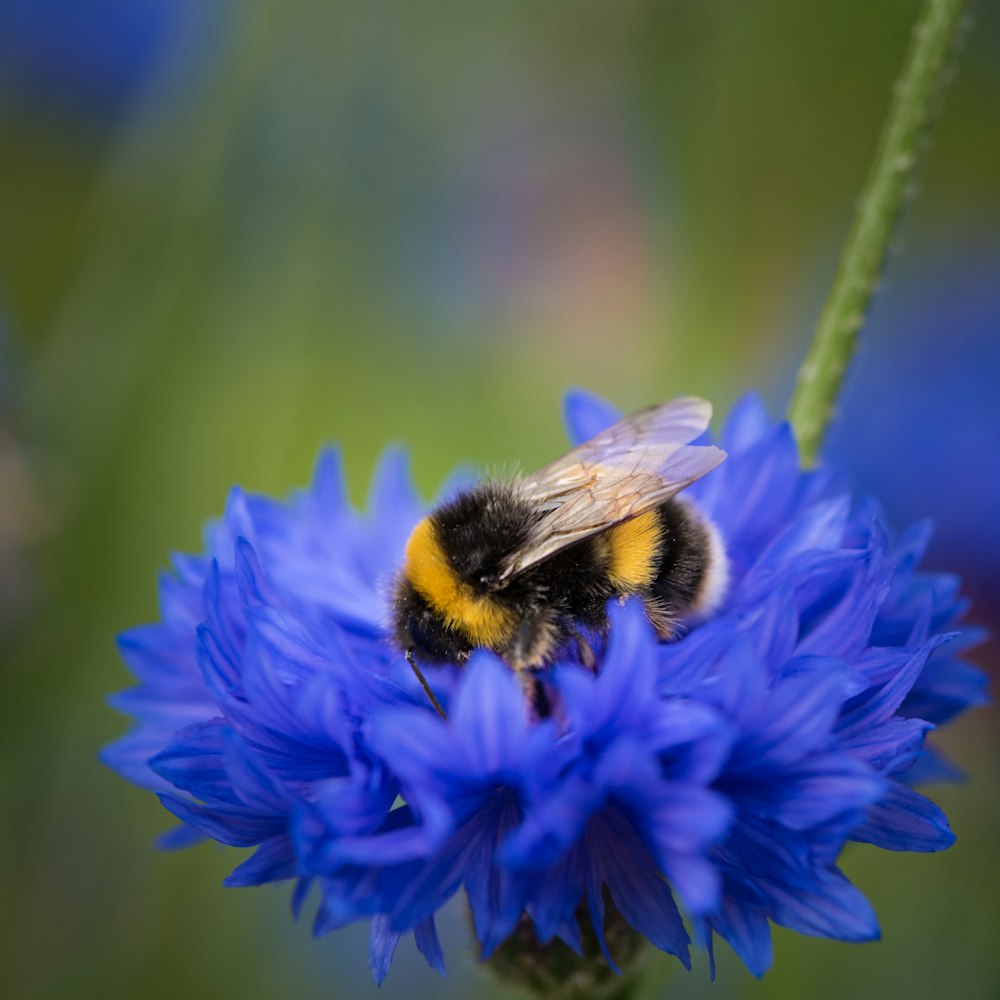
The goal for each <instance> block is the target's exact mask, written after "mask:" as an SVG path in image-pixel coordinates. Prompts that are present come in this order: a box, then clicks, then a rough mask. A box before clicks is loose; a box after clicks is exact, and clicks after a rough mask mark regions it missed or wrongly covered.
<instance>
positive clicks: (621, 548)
mask: <svg viewBox="0 0 1000 1000" xmlns="http://www.w3.org/2000/svg"><path fill="white" fill-rule="evenodd" d="M606 537H607V540H608V549H609V553H610V559H609V562H608V579H609V580H610V582H611V584H612V585H613V586H615V587H616V588H618V590H620V591H626V592H628V591H634V590H642V589H644V588H645V587H648V586H649V585H650V584H651V583H652V582H653V581H654V580H655V579H656V574H657V571H658V570H659V566H660V560H659V555H660V543H661V541H662V538H663V529H662V525H661V522H660V517H659V514H658V513H657V512H656V511H655V510H651V511H647V512H646V513H645V514H640V515H639V516H638V517H633V518H632V520H631V521H626V522H625V523H624V524H619V525H617V526H615V527H614V528H610V529H609V530H608V532H607V536H606Z"/></svg>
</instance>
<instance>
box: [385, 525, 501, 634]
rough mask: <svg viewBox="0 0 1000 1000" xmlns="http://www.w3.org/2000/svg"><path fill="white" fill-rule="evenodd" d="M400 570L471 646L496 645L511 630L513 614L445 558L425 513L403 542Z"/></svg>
mask: <svg viewBox="0 0 1000 1000" xmlns="http://www.w3.org/2000/svg"><path fill="white" fill-rule="evenodd" d="M403 573H404V574H405V576H406V578H407V579H408V580H409V581H410V583H412V584H413V586H414V588H415V589H416V591H417V593H419V594H420V596H421V597H423V599H424V600H425V601H427V603H428V604H429V605H430V606H431V607H432V608H433V609H434V610H435V611H436V612H437V613H438V614H439V615H440V616H441V617H442V618H443V619H444V620H445V622H446V623H447V625H448V627H449V628H452V629H455V630H456V631H458V632H461V633H463V634H464V635H465V636H466V638H467V639H468V640H469V642H470V643H471V644H472V645H473V646H489V647H490V648H492V649H499V648H500V647H501V646H503V645H505V644H506V643H507V642H508V641H509V639H510V637H511V636H512V635H513V633H514V624H515V622H514V615H513V613H512V612H511V611H510V610H508V609H507V608H505V607H504V606H503V605H502V604H499V603H498V602H497V601H495V600H494V599H493V598H491V597H489V596H488V595H486V594H477V593H476V592H475V591H474V590H473V589H472V588H471V587H470V586H469V585H468V584H467V583H465V582H464V581H463V580H462V579H461V577H459V575H458V573H456V572H455V569H454V567H453V566H452V565H451V563H450V562H449V561H448V557H447V556H446V555H445V553H444V550H443V549H442V548H441V543H440V542H439V541H438V539H437V534H436V532H435V530H434V525H433V524H432V523H431V520H430V518H427V517H425V518H424V519H423V520H422V521H421V522H420V523H419V524H418V525H417V526H416V527H415V528H414V529H413V534H412V535H410V540H409V541H408V542H407V543H406V556H405V562H404V565H403Z"/></svg>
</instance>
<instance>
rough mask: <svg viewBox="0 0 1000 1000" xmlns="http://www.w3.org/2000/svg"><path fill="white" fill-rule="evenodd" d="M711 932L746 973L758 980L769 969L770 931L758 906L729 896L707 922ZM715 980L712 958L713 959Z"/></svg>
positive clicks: (735, 896) (772, 953)
mask: <svg viewBox="0 0 1000 1000" xmlns="http://www.w3.org/2000/svg"><path fill="white" fill-rule="evenodd" d="M709 924H710V925H711V927H712V929H713V930H714V931H715V932H716V933H717V934H719V935H720V936H721V937H723V938H725V940H726V941H727V942H728V943H729V946H730V947H731V948H732V949H733V951H734V952H736V955H737V957H738V958H739V959H740V961H741V962H742V963H743V964H744V965H745V966H746V967H747V970H748V971H749V972H750V973H751V974H752V975H754V976H757V978H758V979H759V978H760V977H761V976H763V975H764V973H765V972H767V970H768V969H770V968H771V964H772V963H773V961H774V949H773V947H772V945H771V928H770V926H769V924H768V922H767V917H766V916H765V915H764V913H763V911H762V910H761V907H760V905H759V903H757V902H756V901H747V900H744V899H742V898H740V897H739V896H738V895H735V894H732V893H729V894H727V895H726V897H725V898H724V899H723V901H722V904H721V905H720V907H719V909H718V910H717V911H716V912H715V913H713V914H712V916H711V918H710V919H709ZM712 964H713V974H712V976H713V978H714V957H713V962H712Z"/></svg>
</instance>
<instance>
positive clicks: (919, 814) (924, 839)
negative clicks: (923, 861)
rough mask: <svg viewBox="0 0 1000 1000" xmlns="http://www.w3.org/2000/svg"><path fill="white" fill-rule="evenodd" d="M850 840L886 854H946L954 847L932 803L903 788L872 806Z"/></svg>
mask: <svg viewBox="0 0 1000 1000" xmlns="http://www.w3.org/2000/svg"><path fill="white" fill-rule="evenodd" d="M851 839H852V840H860V841H861V842H862V843H865V844H874V845H875V846H876V847H881V848H884V849H885V850H887V851H922V852H928V851H943V850H946V849H947V848H949V847H951V845H952V844H953V843H955V835H954V834H953V833H952V832H951V827H950V826H949V825H948V820H947V818H946V817H945V814H944V813H943V812H942V811H941V810H940V809H939V808H938V807H937V806H936V805H934V803H933V802H931V800H930V799H927V798H924V796H923V795H920V794H918V793H917V792H914V791H912V790H911V789H909V788H905V787H903V786H902V785H893V786H892V787H891V788H890V790H889V792H888V793H887V794H886V795H885V796H884V797H883V798H882V799H880V800H879V801H878V802H876V803H875V804H874V805H871V806H869V808H868V813H867V816H866V819H865V822H864V823H863V824H862V825H861V826H859V827H858V828H857V829H856V830H855V831H854V832H853V833H852V835H851Z"/></svg>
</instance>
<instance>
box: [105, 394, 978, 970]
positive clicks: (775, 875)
mask: <svg viewBox="0 0 1000 1000" xmlns="http://www.w3.org/2000/svg"><path fill="white" fill-rule="evenodd" d="M567 415H568V422H569V425H570V428H571V433H572V434H573V436H574V437H575V438H576V439H580V438H585V437H588V436H590V435H591V434H592V433H594V432H596V431H597V430H599V429H601V427H603V426H605V425H606V424H608V423H610V422H611V421H613V420H614V419H615V414H614V411H613V410H611V409H610V408H609V407H607V406H606V404H604V403H602V402H600V401H598V400H595V399H593V398H591V397H589V396H586V395H584V394H580V393H576V394H571V395H570V397H569V398H568V401H567ZM721 443H722V445H723V446H724V447H725V448H726V450H727V451H728V452H729V458H728V460H727V461H726V462H725V463H723V465H722V466H721V467H720V468H719V469H717V470H716V471H715V472H714V473H713V474H711V475H710V476H708V477H706V478H705V479H703V480H701V481H700V482H698V483H696V484H695V486H694V487H692V488H691V490H690V491H689V494H690V496H691V499H692V500H693V501H694V502H696V503H698V504H699V505H700V507H701V508H702V510H703V511H704V512H705V514H706V515H707V516H709V517H710V518H711V519H713V520H714V521H715V523H716V524H717V525H718V527H719V529H720V532H721V534H722V536H723V538H724V539H725V542H726V546H727V551H728V553H729V558H730V563H731V583H730V588H729V593H728V596H727V598H726V601H725V603H724V605H723V606H722V608H721V609H720V610H719V611H718V612H717V613H716V614H714V615H713V617H712V618H711V619H710V620H708V621H705V622H702V623H693V624H692V627H691V628H690V630H689V631H688V632H687V634H685V635H684V636H683V637H682V638H681V639H680V640H679V641H677V642H673V643H670V644H662V643H659V642H657V641H656V638H655V635H654V633H653V631H652V629H651V627H650V626H649V624H648V623H647V622H646V619H645V617H644V615H643V613H642V610H641V608H639V607H636V606H633V605H626V606H624V607H621V608H614V609H612V612H613V613H612V627H611V630H610V635H609V638H608V641H607V644H606V648H605V649H604V650H603V651H602V652H601V655H600V669H599V671H598V673H597V675H596V676H594V675H592V674H591V673H590V672H589V671H587V670H585V669H584V668H582V667H580V666H579V665H578V664H576V663H574V662H570V661H559V662H557V663H555V664H554V665H553V666H552V667H551V668H550V669H549V670H548V671H547V672H546V674H545V682H546V684H547V685H548V688H549V689H550V692H551V698H550V700H551V702H552V705H553V712H552V715H551V717H549V718H547V719H545V720H538V719H535V718H534V717H533V716H532V714H531V713H530V712H529V711H528V710H527V708H526V705H525V700H524V695H523V692H522V689H521V685H520V683H519V681H518V679H517V678H516V677H515V676H514V675H513V674H512V673H511V672H510V671H509V670H508V669H507V668H506V667H505V666H504V665H503V664H501V663H500V662H499V661H498V660H497V659H496V658H495V657H493V656H492V655H490V654H487V653H481V654H478V655H476V656H475V657H473V659H472V660H471V661H470V663H469V665H468V667H467V668H465V669H459V668H457V667H442V668H439V669H436V670H433V671H431V682H432V683H433V685H434V687H435V689H436V691H437V694H438V697H439V698H440V700H441V701H442V703H443V704H444V705H445V707H446V709H447V715H448V718H447V719H446V720H442V719H440V718H439V717H438V716H437V715H436V714H435V713H434V711H433V710H432V708H431V706H430V705H429V704H428V702H427V700H426V699H425V698H424V696H423V694H422V692H421V691H420V689H419V687H418V686H417V684H416V682H415V680H414V679H413V677H412V676H411V674H410V671H409V667H408V665H407V664H406V662H405V660H404V658H403V657H402V656H401V655H400V654H399V653H398V652H397V651H396V650H394V649H393V648H392V646H391V645H390V644H389V643H388V642H387V641H386V631H385V627H384V626H385V618H386V607H385V594H386V585H387V584H388V583H390V582H391V579H392V576H393V573H394V572H395V570H396V567H397V564H398V560H399V558H400V555H401V553H402V551H403V548H404V544H405V541H406V538H407V537H408V534H409V532H410V530H411V529H412V527H413V526H414V524H415V523H416V522H417V521H418V520H419V518H420V517H421V516H422V514H423V513H424V510H423V508H422V506H421V504H420V503H419V502H418V501H417V500H416V498H415V497H414V494H413V492H412V489H411V488H410V486H409V481H408V476H407V474H406V469H405V465H404V464H403V462H402V460H401V459H400V457H399V456H396V455H392V456H390V457H389V458H388V459H387V460H386V462H385V463H384V465H383V467H382V470H381V472H380V474H379V476H378V477H377V479H376V485H375V488H374V490H373V494H372V497H371V500H370V503H369V513H368V514H361V513H358V512H356V511H354V510H353V509H351V507H350V506H349V505H348V503H347V501H346V498H345V491H344V488H343V484H342V482H341V477H340V472H339V465H338V461H337V457H336V455H335V453H333V452H327V453H324V455H323V456H322V457H321V459H320V462H319V464H318V466H317V471H316V475H315V477H314V481H313V485H312V486H311V487H310V488H309V489H308V490H306V491H304V492H302V493H300V494H297V495H295V496H293V497H292V498H291V500H290V501H289V502H288V503H278V502H275V501H273V500H270V499H267V498H263V497H255V496H247V495H245V494H244V493H242V492H241V491H239V490H235V491H234V492H233V494H232V496H231V498H230V501H229V504H228V506H227V509H226V513H225V516H224V518H223V519H222V520H221V521H219V522H217V523H214V524H212V525H211V526H210V527H209V529H208V531H207V535H206V545H205V554H204V555H201V556H178V557H176V558H175V561H174V570H173V572H172V573H170V574H167V575H165V576H164V577H163V579H162V580H161V584H160V598H161V621H160V622H158V623H156V624H153V625H149V626H145V627H143V628H139V629H135V630H132V631H130V632H126V633H125V634H124V635H123V636H122V637H121V639H120V647H121V650H122V653H123V656H124V658H125V660H126V662H127V664H128V665H129V667H130V668H131V670H132V671H133V673H134V674H135V676H136V677H137V679H138V680H139V686H138V687H136V688H134V689H132V690H131V691H128V692H125V693H124V694H121V695H118V696H117V697H116V698H115V700H114V704H115V705H116V706H117V707H119V708H121V709H123V710H124V711H126V712H128V713H129V714H131V715H133V716H134V717H135V718H136V720H137V724H136V727H135V728H134V730H133V731H132V732H131V733H129V734H128V735H126V736H125V737H123V738H122V739H120V740H119V741H117V742H116V743H114V744H112V745H111V746H110V747H108V748H107V749H106V750H105V751H104V760H105V762H106V763H107V764H108V765H109V766H111V767H112V768H114V769H115V770H117V771H118V772H120V773H121V774H123V775H124V776H126V777H128V778H129V779H130V780H132V781H134V782H136V783H138V784H140V785H142V786H144V787H148V788H150V789H153V790H156V791H157V792H159V793H160V795H161V799H162V801H163V803H164V805H166V807H167V808H168V809H169V810H170V811H171V812H172V813H174V815H175V816H177V817H178V818H179V819H180V820H181V821H182V826H181V827H180V828H179V829H178V830H177V831H175V832H174V833H172V834H170V835H168V837H167V838H166V844H167V846H180V845H183V844H187V843H190V842H192V841H193V840H196V839H200V838H201V837H209V838H211V839H214V840H216V841H218V842H221V843H224V844H231V845H234V846H239V847H255V848H256V851H255V853H254V854H253V855H252V856H251V857H250V858H249V859H248V860H246V861H244V862H243V863H242V864H241V865H240V866H239V867H237V868H236V870H235V871H234V872H233V874H232V875H231V876H230V877H229V879H228V880H227V883H228V884H230V885H254V884H260V883H263V882H268V881H274V880H281V879H296V880H297V887H296V890H295V896H294V907H295V910H296V912H298V910H299V908H301V907H302V906H303V905H304V903H305V901H306V900H307V898H308V896H309V894H310V890H311V889H313V888H314V887H315V888H316V889H317V895H318V898H319V904H318V910H317V914H316V918H315V924H314V927H315V930H316V932H317V933H324V932H326V931H328V930H332V929H334V928H336V927H339V926H343V925H345V924H347V923H350V922H352V921H355V920H358V919H362V918H371V920H372V932H371V945H370V949H371V950H370V965H371V970H372V973H373V976H374V977H375V979H376V980H377V981H381V980H382V978H383V977H384V976H385V975H386V973H387V971H388V968H389V964H390V962H391V959H392V954H393V951H394V949H395V946H396V943H397V941H398V940H399V937H400V935H402V934H404V933H407V932H410V931H413V932H414V934H415V937H416V943H417V946H418V948H419V949H420V951H421V952H422V953H423V954H424V956H425V958H426V959H427V961H428V963H429V964H430V965H431V966H432V967H434V968H436V969H438V970H440V971H443V969H444V959H443V955H442V953H441V948H440V945H439V943H438V940H437V934H436V930H435V926H434V917H435V914H436V912H437V911H438V910H439V909H440V908H441V906H442V905H443V904H444V903H445V902H446V901H447V900H448V899H449V898H451V897H452V896H453V895H454V894H455V893H456V892H458V891H459V890H460V889H462V888H464V890H465V892H466V894H467V896H468V898H469V902H470V907H471V910H472V915H473V920H474V925H475V932H476V936H477V938H478V940H479V942H480V946H481V954H482V956H483V957H484V958H486V957H489V956H490V955H491V953H493V952H494V950H495V949H496V948H497V947H498V946H500V945H501V944H502V943H503V942H504V941H505V939H507V938H508V937H509V936H510V935H511V934H512V932H513V931H514V930H515V928H517V927H518V926H523V923H524V921H525V920H530V921H531V922H532V924H533V927H534V933H535V936H536V938H537V940H538V941H539V942H540V943H545V942H548V941H551V940H553V939H559V940H561V941H563V942H565V943H566V944H567V945H568V946H569V947H570V948H573V949H575V950H577V951H581V950H584V949H585V945H584V941H583V936H582V935H581V931H583V932H584V933H587V932H589V931H590V930H591V929H592V930H593V932H594V934H595V935H596V939H597V943H598V946H599V948H600V949H601V950H602V951H603V952H604V954H605V956H606V958H607V960H608V962H609V963H612V964H613V963H614V961H615V955H613V954H611V949H610V948H609V947H608V944H607V942H606V940H605V933H604V931H605V929H606V928H607V927H608V925H609V923H610V922H613V921H617V922H618V923H620V922H621V921H624V922H625V923H627V925H628V926H630V927H631V928H632V929H633V930H634V931H635V932H637V933H638V934H640V935H642V936H643V937H645V938H647V939H648V940H649V941H650V942H652V943H653V944H654V945H656V946H657V947H658V948H660V949H662V950H663V951H666V952H668V953H671V954H674V955H676V956H677V957H678V958H679V959H680V960H681V961H682V962H683V963H684V964H685V965H689V964H690V959H689V953H688V949H689V945H690V943H691V937H690V935H689V931H688V929H687V928H686V927H685V924H684V921H683V919H682V917H681V914H680V910H679V908H678V902H679V903H681V904H682V905H683V907H684V909H685V910H686V912H687V914H688V915H689V917H690V921H691V927H692V928H693V931H694V936H695V940H696V941H698V942H699V943H702V944H705V945H707V946H708V947H709V949H711V947H712V942H713V937H714V935H716V934H717V935H719V936H721V937H722V938H724V939H725V940H726V941H728V942H729V944H730V945H731V946H732V948H733V949H734V950H735V951H736V953H737V954H738V955H739V957H740V958H741V959H742V960H743V962H744V963H745V964H746V966H747V967H748V968H749V969H750V971H751V972H753V973H754V974H756V975H760V974H762V973H763V972H764V971H765V970H766V969H767V968H768V966H769V965H770V963H771V946H770V923H776V924H781V925H783V926H787V927H790V928H792V929H794V930H797V931H799V932H801V933H804V934H810V935H815V936H821V937H830V938H837V939H841V940H849V941H855V940H865V939H870V938H873V937H876V936H877V935H878V926H877V923H876V920H875V915H874V913H873V911H872V908H871V906H870V905H869V904H868V902H867V900H866V899H865V898H864V896H863V895H862V894H861V892H860V891H859V890H858V889H856V888H855V887H853V886H852V885H851V884H850V883H849V882H848V880H847V879H846V878H845V877H844V876H843V875H842V874H841V872H840V871H839V869H838V868H837V858H838V856H839V854H840V852H841V849H842V848H843V846H844V845H845V844H846V843H847V842H848V841H850V840H856V841H863V842H866V843H870V844H873V845H876V846H879V847H882V848H885V849H888V850H909V851H935V850H940V849H943V848H946V847H948V846H949V845H950V844H951V842H952V840H953V836H952V834H951V831H950V830H949V827H948V823H947V820H946V819H945V817H944V815H943V814H942V813H941V812H940V810H939V809H938V808H937V807H936V806H935V805H934V804H933V803H932V802H930V800H928V799H926V798H925V797H923V796H921V795H920V794H919V793H917V792H915V791H914V790H913V789H912V788H911V787H910V785H911V783H912V782H911V780H910V779H911V777H914V776H916V777H920V776H922V775H925V774H940V773H941V771H942V769H943V768H945V765H944V764H943V763H942V762H941V761H940V759H937V758H934V757H933V756H931V755H932V751H931V750H930V749H929V748H928V746H927V744H926V738H927V735H928V733H929V732H930V731H931V730H932V729H933V728H934V725H935V724H940V723H943V722H946V721H949V720H950V719H951V718H953V717H954V716H955V715H957V714H959V713H960V712H962V711H963V710H964V709H966V708H968V707H970V706H972V705H975V704H979V703H981V702H982V701H983V700H984V693H983V677H982V675H981V674H980V673H979V672H978V671H976V670H975V669H974V668H973V667H971V666H969V665H968V664H966V663H965V662H964V661H963V660H962V658H961V657H962V654H963V652H964V649H965V647H966V645H967V644H968V642H970V641H972V640H973V639H974V638H975V633H973V632H971V631H969V630H963V628H962V626H961V625H960V618H961V615H962V613H963V611H964V610H965V606H964V603H963V601H962V599H961V598H960V597H959V596H958V593H957V588H956V586H955V585H954V582H953V580H951V578H947V577H944V576H940V575H934V574H926V573H923V572H921V571H920V570H919V569H918V563H919V560H920V557H921V555H922V552H923V547H924V546H925V544H926V541H927V536H926V533H922V532H919V531H910V532H908V533H904V534H903V535H901V536H900V537H899V538H898V539H896V540H893V539H892V538H891V537H890V536H889V535H888V534H887V530H886V528H885V527H884V525H883V523H882V517H881V515H880V514H879V512H878V509H877V508H876V507H875V505H873V504H872V503H870V502H860V503H859V502H853V501H852V500H851V498H850V497H849V496H848V495H846V494H843V493H841V492H840V491H839V490H838V488H837V486H836V483H835V481H834V479H833V477H832V476H831V475H830V474H829V473H828V472H826V471H822V470H821V471H818V472H802V471H801V470H800V469H799V466H798V458H797V453H796V448H795V443H794V440H793V438H792V434H791V431H790V429H789V428H788V426H787V425H785V424H778V425H775V424H773V423H772V422H771V421H770V420H769V419H768V418H767V416H766V414H765V413H764V411H763V408H762V407H761V405H760V404H759V402H758V401H756V400H755V399H753V398H750V399H747V400H745V401H744V402H743V403H741V404H740V405H739V406H738V407H737V408H736V409H735V411H734V412H733V413H732V415H731V416H730V419H729V421H728V423H727V426H726V429H725V432H724V433H723V435H722V439H721ZM921 769H922V770H921ZM581 921H582V922H583V925H582V926H581Z"/></svg>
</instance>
